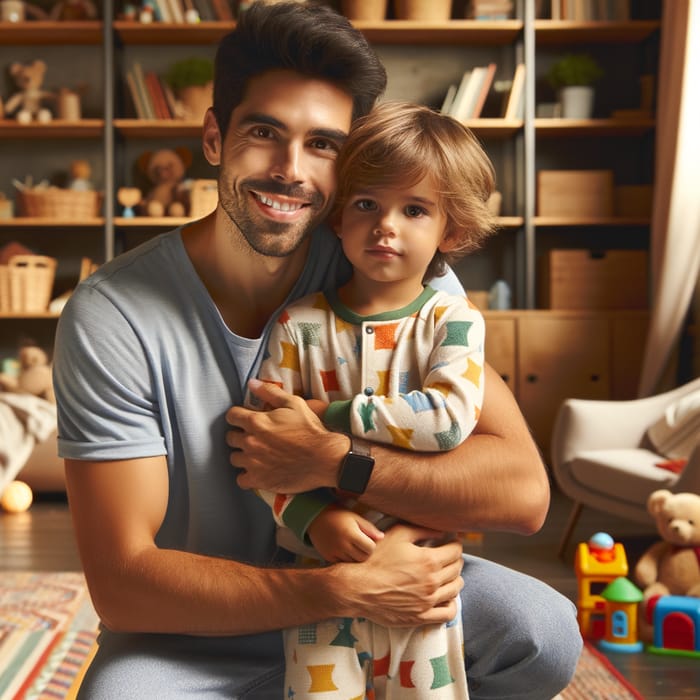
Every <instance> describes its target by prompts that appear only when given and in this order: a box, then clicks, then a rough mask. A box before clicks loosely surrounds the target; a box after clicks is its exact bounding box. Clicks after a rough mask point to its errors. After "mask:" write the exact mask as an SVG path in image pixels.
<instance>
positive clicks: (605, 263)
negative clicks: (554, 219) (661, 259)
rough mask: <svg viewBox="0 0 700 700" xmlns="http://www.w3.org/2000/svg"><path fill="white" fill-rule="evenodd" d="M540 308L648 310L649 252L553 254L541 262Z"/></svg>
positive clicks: (559, 251)
mask: <svg viewBox="0 0 700 700" xmlns="http://www.w3.org/2000/svg"><path fill="white" fill-rule="evenodd" d="M540 262H541V268H540V273H541V274H540V276H539V277H540V285H539V290H540V299H539V306H541V307H543V308H549V309H596V310H597V309H646V308H647V307H648V303H649V302H648V270H647V266H648V254H647V252H646V251H645V250H607V251H604V252H600V253H598V252H593V251H590V250H550V251H549V252H548V253H547V255H546V256H544V257H543V258H542V259H541V261H540Z"/></svg>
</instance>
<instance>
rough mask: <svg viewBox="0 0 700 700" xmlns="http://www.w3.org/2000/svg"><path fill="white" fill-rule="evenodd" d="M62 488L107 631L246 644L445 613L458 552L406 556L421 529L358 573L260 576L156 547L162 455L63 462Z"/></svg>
mask: <svg viewBox="0 0 700 700" xmlns="http://www.w3.org/2000/svg"><path fill="white" fill-rule="evenodd" d="M66 482H67V490H68V498H69V502H70V508H71V513H72V516H73V522H74V526H75V532H76V537H77V542H78V548H79V551H80V556H81V560H82V563H83V568H84V571H85V575H86V578H87V581H88V585H89V588H90V593H91V595H92V597H93V601H94V604H95V607H96V609H97V612H98V614H99V615H100V618H101V619H102V621H103V623H104V624H105V625H106V626H107V627H108V628H109V629H112V630H114V631H119V632H159V633H163V632H164V633H181V634H196V635H238V634H253V633H259V632H264V631H268V630H275V629H280V628H282V627H289V626H293V625H300V624H305V623H310V622H316V621H318V620H321V619H325V618H328V617H333V616H342V617H358V616H360V617H367V618H369V619H372V620H375V621H377V622H379V623H381V624H385V625H388V626H414V625H420V624H425V623H427V622H446V621H448V620H450V619H451V617H452V616H454V614H455V612H456V610H455V608H454V603H453V602H452V599H453V598H454V596H456V595H457V593H458V592H459V590H460V589H461V587H462V585H463V584H462V580H461V576H460V571H461V568H462V559H461V548H460V546H459V545H458V544H457V543H450V544H448V545H445V546H443V547H440V548H436V549H431V548H427V547H420V546H416V544H415V542H417V541H419V540H421V539H425V538H427V537H430V536H433V535H434V534H435V533H433V532H431V531H425V530H418V529H415V528H408V527H404V528H400V529H399V530H397V531H395V532H392V533H391V535H388V536H386V537H385V538H384V539H383V540H382V541H381V542H380V543H379V544H378V545H377V548H376V549H375V551H374V552H373V554H372V556H371V557H369V558H368V559H367V560H366V561H365V562H363V563H347V564H336V565H334V566H330V567H327V568H322V569H291V568H288V569H284V568H259V567H255V566H250V565H247V564H242V563H240V562H235V561H230V560H224V559H218V558H214V557H206V556H202V555H197V554H192V553H188V552H181V551H176V550H168V549H160V548H159V547H158V546H157V545H156V543H155V536H156V533H157V531H158V528H159V527H160V524H161V522H162V520H163V517H164V515H165V511H166V507H167V498H168V473H167V468H166V462H165V458H163V457H150V458H144V459H135V460H125V461H118V462H84V461H77V460H66ZM407 562H408V565H407Z"/></svg>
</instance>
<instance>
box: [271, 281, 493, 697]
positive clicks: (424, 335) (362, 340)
mask: <svg viewBox="0 0 700 700" xmlns="http://www.w3.org/2000/svg"><path fill="white" fill-rule="evenodd" d="M483 349H484V320H483V317H482V315H481V314H480V313H479V311H478V310H477V309H476V308H475V307H473V306H472V305H471V304H470V303H469V302H468V301H467V299H466V298H465V297H458V296H452V295H449V294H447V293H445V292H442V291H435V290H434V289H432V288H430V287H426V288H425V290H424V292H423V294H421V295H420V297H419V298H418V299H416V300H415V301H414V302H413V304H411V305H409V306H408V307H405V308H403V309H400V310H398V311H396V312H389V313H383V314H378V315H376V316H372V317H360V316H358V315H357V314H355V313H354V312H352V311H350V310H349V309H347V307H345V306H343V305H342V303H341V302H340V301H339V299H338V297H337V296H336V295H335V294H334V293H327V294H323V293H319V294H314V295H311V296H310V297H307V298H305V299H300V300H299V301H297V302H295V303H294V304H292V305H291V306H290V307H288V308H287V309H285V311H284V312H283V313H282V315H281V316H280V318H279V320H278V322H277V324H276V325H275V327H274V328H273V330H272V333H271V336H270V341H269V344H268V350H267V353H266V356H265V359H264V360H263V364H262V367H261V370H260V374H259V378H260V379H262V380H263V381H267V382H273V383H275V384H278V385H279V386H281V387H282V388H283V389H285V390H286V391H288V392H290V393H294V394H297V395H300V396H303V397H305V398H311V397H313V398H316V399H321V400H324V401H327V402H328V404H329V405H328V409H327V411H326V413H325V415H324V422H325V423H326V424H327V425H329V426H330V427H333V428H335V429H337V430H343V431H345V432H348V433H352V434H353V435H356V436H359V437H363V438H365V439H367V440H371V441H375V442H382V443H386V444H390V445H395V446H397V447H401V448H404V449H410V450H422V451H438V450H449V449H452V448H454V447H456V446H457V445H459V444H460V443H461V442H462V441H463V440H464V439H465V438H466V437H467V436H468V435H469V434H470V433H471V432H472V430H473V429H474V426H475V425H476V422H477V420H478V418H479V411H480V409H481V403H482V401H483V392H484V388H483V362H484V357H483ZM260 496H261V497H262V498H263V499H264V500H265V501H266V502H267V503H268V504H269V505H270V507H271V509H272V512H273V515H274V518H275V521H276V522H277V524H278V525H279V526H280V533H279V536H278V541H279V542H280V544H281V545H282V546H285V547H286V548H287V549H291V550H292V551H294V552H296V553H297V554H301V555H307V556H308V555H309V549H308V547H305V546H304V544H302V543H305V544H307V545H308V544H309V542H308V539H307V538H306V530H307V528H308V526H309V525H310V523H311V522H312V521H313V520H314V518H315V517H316V516H317V515H318V513H320V512H321V511H322V510H323V509H324V508H325V507H327V506H328V505H329V504H330V503H332V502H338V501H340V502H341V503H342V504H343V505H344V506H345V507H348V508H352V509H354V510H356V511H358V512H361V513H362V514H363V515H364V516H365V517H366V518H368V519H370V520H372V521H373V522H377V523H378V522H379V521H380V519H381V518H382V514H380V513H376V512H369V513H368V512H363V511H362V510H361V504H358V503H356V502H352V501H349V500H342V499H341V498H340V497H339V495H338V494H336V493H335V492H333V491H332V490H324V489H319V490H317V491H314V492H311V493H303V494H298V495H291V496H290V495H285V494H274V493H269V492H264V491H261V492H260ZM290 531H291V532H290ZM463 647H464V643H463V630H462V625H461V623H460V616H459V615H458V616H457V617H456V618H455V621H453V622H452V623H450V624H448V625H429V626H425V627H422V628H418V629H414V630H411V629H387V628H384V627H381V626H379V625H376V624H374V623H371V622H369V621H368V620H353V619H351V618H349V619H339V620H332V621H326V622H322V623H320V624H314V625H308V626H305V627H301V628H298V629H292V630H288V631H286V632H285V656H286V660H287V662H286V663H287V671H286V674H287V675H286V679H285V683H286V697H287V698H290V699H293V700H301V698H307V697H308V698H318V699H319V700H326V699H327V700H331V699H333V700H335V699H336V698H337V699H338V700H355V698H360V699H364V698H367V699H368V700H374V699H375V698H376V700H380V699H386V700H389V699H391V698H396V699H399V700H404V699H405V700H465V699H466V698H468V697H469V694H468V691H467V681H466V672H465V666H464V648H463Z"/></svg>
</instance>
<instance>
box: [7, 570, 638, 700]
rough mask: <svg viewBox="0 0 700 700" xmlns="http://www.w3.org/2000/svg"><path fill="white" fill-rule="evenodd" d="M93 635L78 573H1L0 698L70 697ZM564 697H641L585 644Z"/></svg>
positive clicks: (94, 619)
mask: <svg viewBox="0 0 700 700" xmlns="http://www.w3.org/2000/svg"><path fill="white" fill-rule="evenodd" d="M96 636H97V616H96V614H95V611H94V609H93V607H92V604H91V603H90V598H89V596H88V593H87V588H86V586H85V579H84V578H83V575H82V574H80V573H23V572H18V573H12V572H5V573H3V574H0V700H70V699H71V698H74V697H75V692H76V690H77V688H78V687H79V685H80V679H81V678H82V673H81V672H82V671H83V670H84V667H85V666H86V665H87V664H86V662H87V661H89V658H90V654H91V652H92V650H93V644H94V641H95V637H96ZM561 696H562V698H563V700H643V698H642V696H641V695H640V694H639V693H638V692H637V691H636V690H635V689H634V688H633V687H632V686H631V685H630V684H629V683H628V682H627V681H626V680H625V679H624V678H623V677H622V676H621V675H620V674H619V673H618V672H617V671H616V670H615V668H614V667H613V666H612V665H611V664H610V662H609V661H608V660H607V659H606V658H605V656H603V655H602V654H601V653H600V652H598V651H597V650H596V649H594V648H593V647H592V646H590V645H589V644H586V645H585V646H584V649H583V654H582V655H581V659H580V661H579V664H578V668H577V669H576V675H575V676H574V679H573V681H572V683H571V685H570V686H569V687H568V688H567V689H566V690H564V691H563V692H562V694H561Z"/></svg>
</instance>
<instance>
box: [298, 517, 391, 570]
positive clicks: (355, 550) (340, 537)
mask: <svg viewBox="0 0 700 700" xmlns="http://www.w3.org/2000/svg"><path fill="white" fill-rule="evenodd" d="M307 532H308V535H309V539H310V540H311V543H312V544H313V546H314V548H315V549H316V551H317V552H318V553H319V554H320V555H321V556H322V557H323V559H325V561H327V562H331V563H335V562H339V561H365V559H367V557H369V555H370V554H371V553H372V552H373V551H374V548H375V547H376V543H377V542H378V541H379V540H381V539H382V538H383V537H384V533H383V532H382V531H381V530H380V529H379V528H378V527H377V526H376V525H374V524H373V523H371V522H370V521H369V520H367V518H363V517H362V516H361V515H360V514H359V513H354V512H353V511H351V510H348V509H347V508H342V507H338V506H334V505H330V506H328V508H325V509H324V510H322V511H321V512H320V513H319V514H318V515H317V516H316V518H314V521H313V522H312V523H311V525H310V526H309V529H308V531H307Z"/></svg>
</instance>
